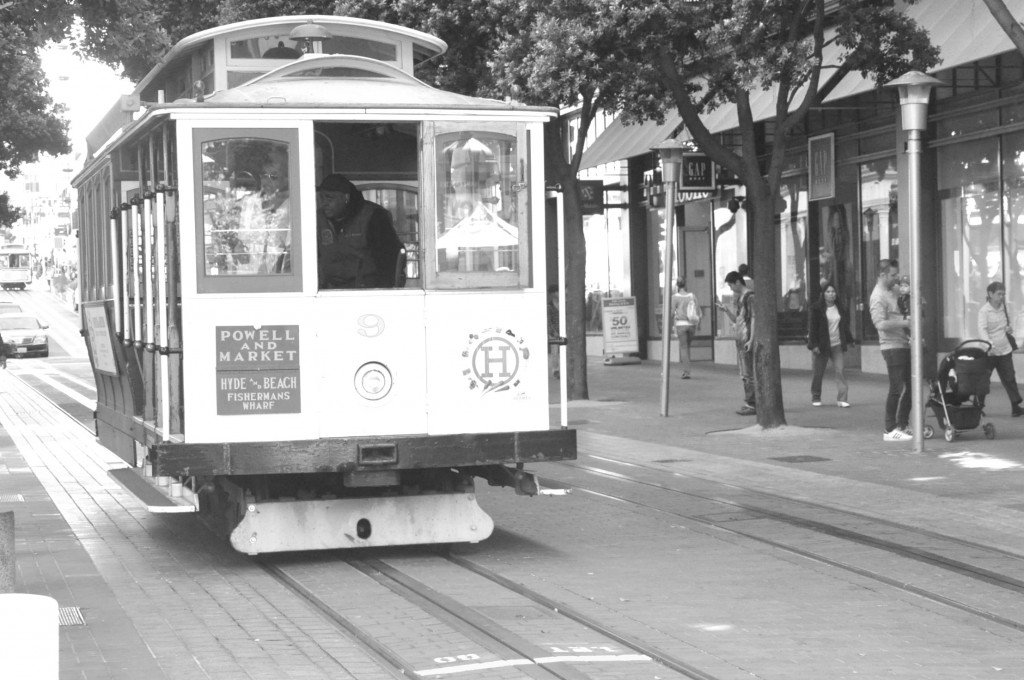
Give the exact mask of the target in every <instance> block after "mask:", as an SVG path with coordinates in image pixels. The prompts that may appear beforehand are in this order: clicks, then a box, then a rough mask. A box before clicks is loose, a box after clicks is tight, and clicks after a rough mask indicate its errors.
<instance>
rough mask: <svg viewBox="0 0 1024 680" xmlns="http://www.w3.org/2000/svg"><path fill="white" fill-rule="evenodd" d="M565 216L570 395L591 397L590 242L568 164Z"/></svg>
mask: <svg viewBox="0 0 1024 680" xmlns="http://www.w3.org/2000/svg"><path fill="white" fill-rule="evenodd" d="M560 182H561V184H562V192H563V193H562V196H563V204H562V209H563V219H564V220H565V322H566V327H567V332H566V335H567V337H568V339H569V346H568V348H567V351H566V354H567V356H568V368H567V371H568V381H569V386H568V392H569V399H589V398H590V389H589V387H588V385H587V327H586V309H587V307H586V285H587V242H586V239H585V238H584V236H583V213H582V211H581V208H580V203H581V198H580V183H579V180H578V179H576V175H575V174H574V173H572V172H571V169H569V167H568V166H566V172H565V173H564V174H563V176H562V177H561V179H560Z"/></svg>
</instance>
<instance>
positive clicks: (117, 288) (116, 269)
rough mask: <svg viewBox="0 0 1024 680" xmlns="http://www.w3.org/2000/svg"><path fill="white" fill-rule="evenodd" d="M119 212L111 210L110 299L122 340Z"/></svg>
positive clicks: (116, 330) (118, 336)
mask: <svg viewBox="0 0 1024 680" xmlns="http://www.w3.org/2000/svg"><path fill="white" fill-rule="evenodd" d="M117 212H118V211H117V208H112V209H111V210H110V269H111V272H110V274H111V281H110V297H112V298H113V299H114V334H115V335H116V336H117V338H118V339H119V340H120V339H123V338H124V326H123V325H122V321H123V320H122V319H121V253H120V250H121V249H120V248H118V246H117V243H118V240H119V239H118V235H119V232H120V229H118V224H117Z"/></svg>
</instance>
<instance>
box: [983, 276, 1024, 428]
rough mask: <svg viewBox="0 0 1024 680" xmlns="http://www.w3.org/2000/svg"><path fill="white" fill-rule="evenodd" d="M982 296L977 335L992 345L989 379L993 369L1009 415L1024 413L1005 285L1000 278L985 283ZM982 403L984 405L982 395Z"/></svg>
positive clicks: (989, 356) (989, 355)
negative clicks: (982, 302) (997, 376)
mask: <svg viewBox="0 0 1024 680" xmlns="http://www.w3.org/2000/svg"><path fill="white" fill-rule="evenodd" d="M985 299H986V302H985V304H983V305H982V306H981V309H979V310H978V339H979V340H984V341H986V342H988V343H990V344H991V345H992V347H991V349H990V350H989V353H988V361H989V369H988V374H989V380H991V379H992V371H993V370H995V371H996V372H998V373H999V382H1001V383H1003V388H1004V389H1005V390H1006V396H1008V397H1009V398H1010V415H1012V416H1014V417H1017V416H1020V415H1022V414H1024V409H1021V406H1020V404H1021V396H1020V390H1018V389H1017V375H1016V373H1015V372H1014V370H1013V346H1012V345H1010V337H1012V336H1013V329H1012V328H1011V326H1010V310H1009V305H1007V304H1006V286H1004V285H1003V284H1002V282H1001V281H994V282H992V283H990V284H988V288H986V296H985ZM1015 340H1016V339H1015ZM981 406H982V407H984V406H985V401H984V397H983V398H982V399H981Z"/></svg>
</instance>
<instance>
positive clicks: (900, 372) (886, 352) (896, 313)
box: [870, 260, 913, 442]
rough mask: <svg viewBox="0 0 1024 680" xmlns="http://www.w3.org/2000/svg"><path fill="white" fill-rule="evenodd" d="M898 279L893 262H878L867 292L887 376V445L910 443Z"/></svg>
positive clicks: (906, 338)
mask: <svg viewBox="0 0 1024 680" xmlns="http://www.w3.org/2000/svg"><path fill="white" fill-rule="evenodd" d="M899 278H900V265H899V262H897V261H896V260H880V261H879V262H878V281H877V282H876V283H875V288H874V290H872V291H871V302H870V309H871V323H873V324H874V325H875V328H876V329H877V330H878V344H879V346H880V348H881V350H882V358H883V359H884V360H885V369H886V371H887V372H888V373H889V394H888V396H887V397H886V399H885V433H884V434H883V435H882V440H883V441H887V442H897V441H906V440H910V439H913V434H912V433H911V432H910V431H909V429H908V424H909V423H910V315H909V314H906V315H904V314H903V313H902V312H901V311H900V309H899V302H898V301H897V298H896V294H895V293H894V292H893V288H894V287H895V286H896V283H897V281H899Z"/></svg>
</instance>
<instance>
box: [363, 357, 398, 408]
mask: <svg viewBox="0 0 1024 680" xmlns="http://www.w3.org/2000/svg"><path fill="white" fill-rule="evenodd" d="M354 383H355V388H356V393H358V394H359V396H360V397H362V398H363V399H368V400H370V401H378V400H380V399H383V398H384V397H386V396H388V393H389V392H390V391H391V386H392V385H393V384H394V380H393V379H392V377H391V371H390V370H388V367H387V366H385V365H384V364H381V363H378V362H376V361H370V362H368V363H365V364H363V365H362V366H360V367H359V369H358V370H356V375H355V380H354Z"/></svg>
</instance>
